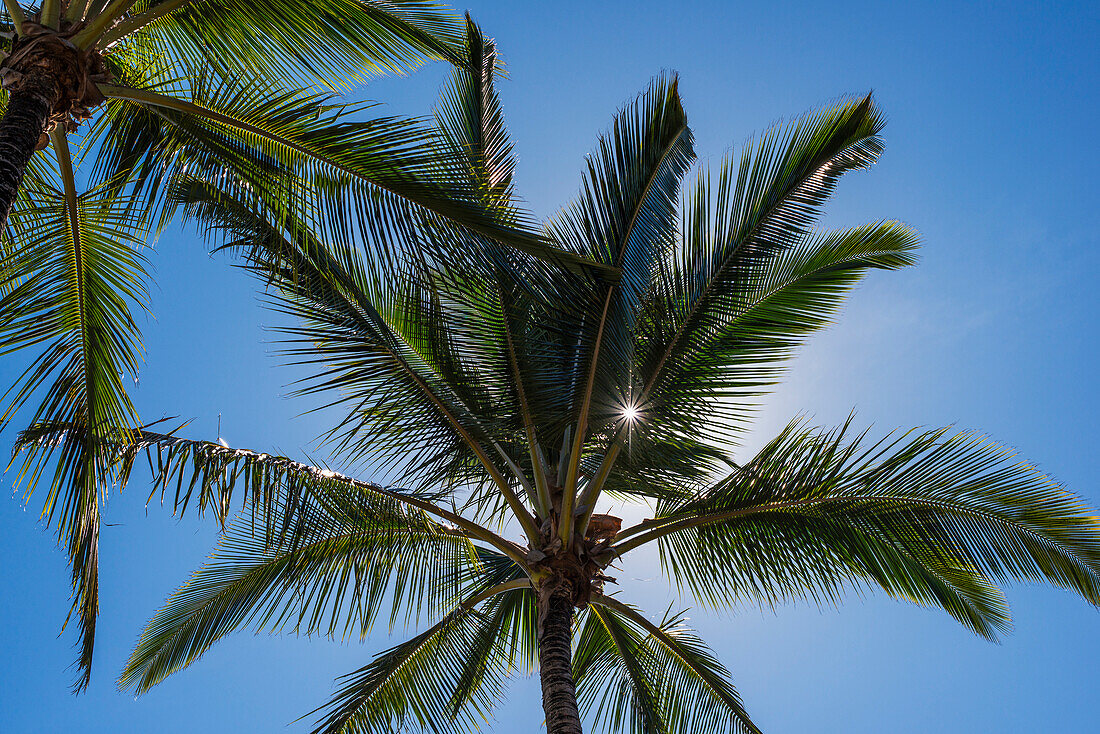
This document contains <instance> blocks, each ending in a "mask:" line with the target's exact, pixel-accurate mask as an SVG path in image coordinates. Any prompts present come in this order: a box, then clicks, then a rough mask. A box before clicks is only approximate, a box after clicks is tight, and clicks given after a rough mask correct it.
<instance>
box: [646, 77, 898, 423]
mask: <svg viewBox="0 0 1100 734" xmlns="http://www.w3.org/2000/svg"><path fill="white" fill-rule="evenodd" d="M882 126H883V118H882V116H881V114H880V113H879V112H878V110H877V109H876V108H875V107H874V105H873V104H872V102H871V98H870V97H869V96H868V97H866V98H864V99H863V100H860V101H850V102H847V103H844V104H839V105H835V106H832V107H828V108H826V109H823V110H821V111H819V112H816V113H813V114H810V115H807V116H805V117H803V118H801V119H800V120H798V121H796V122H795V123H793V124H791V125H788V126H786V127H780V126H777V127H775V128H773V129H771V130H769V131H768V132H767V133H765V134H764V136H763V137H762V138H761V139H760V141H759V142H758V143H756V144H755V145H752V144H750V145H747V146H746V147H745V149H744V151H743V153H742V156H741V161H740V165H739V166H737V167H736V168H735V167H734V166H733V162H732V161H731V160H726V161H724V162H723V164H722V166H721V168H720V170H719V174H718V182H717V187H716V190H714V191H712V185H711V182H710V179H709V177H708V176H707V175H705V174H700V177H699V180H698V182H697V183H696V185H695V186H694V187H693V189H692V190H691V192H690V193H689V195H688V196H687V197H686V199H685V207H684V222H683V226H682V230H683V234H682V243H681V244H680V246H679V247H678V248H677V249H676V250H675V252H674V255H673V257H672V258H671V259H670V261H669V262H668V263H667V264H666V266H665V267H663V268H662V270H661V274H660V277H659V278H658V280H657V288H656V290H655V293H654V296H653V298H652V299H651V300H650V302H649V304H648V305H649V318H647V319H646V320H645V322H644V326H643V328H642V329H640V330H639V332H638V344H639V349H640V359H639V362H638V373H639V374H638V377H637V379H638V382H639V384H638V386H637V388H636V390H635V395H636V397H637V399H638V400H639V401H640V402H642V403H644V402H645V401H646V400H648V399H650V396H651V395H653V396H654V397H656V395H658V394H659V393H660V392H661V389H662V386H663V385H662V382H663V381H664V380H666V379H669V378H666V373H667V372H675V371H676V369H677V368H686V369H690V366H691V363H692V360H693V358H698V356H699V355H700V354H701V352H702V350H704V349H705V347H706V345H707V342H708V341H709V340H711V339H713V338H714V336H715V334H716V333H720V332H721V331H722V330H723V329H724V328H726V327H728V326H729V325H730V324H731V323H734V322H735V321H736V320H737V319H738V318H739V317H741V316H743V315H744V314H745V312H746V310H747V309H748V307H750V306H751V305H752V304H753V303H754V302H755V301H756V300H759V299H760V297H761V296H762V295H765V294H768V295H770V294H771V291H772V290H773V289H774V288H775V287H776V286H782V283H779V282H777V280H778V279H779V278H780V277H782V275H783V273H784V271H785V270H787V271H788V272H789V269H790V268H792V267H795V266H797V264H798V262H799V260H803V261H805V260H806V259H808V258H810V257H813V256H814V254H815V253H814V250H817V249H821V250H822V251H823V252H822V253H820V255H819V257H822V258H824V257H826V256H827V255H826V254H827V253H833V254H834V256H835V255H839V254H840V253H838V252H836V250H838V249H842V248H843V247H849V248H855V250H856V252H853V254H858V251H859V247H860V246H861V244H862V246H863V247H864V248H865V250H864V252H865V253H866V255H867V256H866V257H865V258H864V260H862V261H859V260H857V261H853V262H851V263H849V264H850V266H851V267H850V268H844V267H842V266H843V264H844V263H843V262H839V263H834V264H833V266H832V267H831V268H829V269H828V270H826V271H823V272H822V273H821V276H820V280H818V281H816V282H811V283H808V285H810V286H816V287H817V288H819V289H822V290H825V291H831V292H832V293H834V294H835V293H837V292H842V291H843V290H844V289H843V288H841V287H840V286H841V285H842V284H847V285H850V284H851V283H852V282H853V280H852V278H851V273H857V272H861V271H862V270H863V269H865V268H867V267H898V266H900V265H901V264H905V263H906V262H907V258H906V256H905V255H904V253H903V252H902V251H903V250H908V249H911V246H912V243H913V240H914V239H915V237H914V235H913V234H912V233H911V232H909V231H907V230H905V229H904V228H902V227H900V226H896V225H895V226H891V225H890V224H886V225H882V226H880V228H879V229H875V228H873V227H864V228H860V229H858V230H853V231H851V232H848V233H846V234H844V235H840V234H835V235H832V238H834V239H835V240H837V241H829V238H828V237H826V239H825V241H824V242H821V243H815V242H814V238H813V236H812V232H811V227H812V226H813V224H814V222H815V221H816V220H817V218H818V216H819V215H820V212H821V208H822V206H823V205H824V203H825V202H826V201H827V199H828V198H829V196H830V195H831V194H832V191H833V190H834V188H835V187H836V184H837V181H838V180H839V178H840V177H841V176H842V175H843V174H845V173H847V172H848V171H851V170H855V169H859V168H864V167H867V166H869V165H870V164H872V163H873V162H874V161H875V159H876V158H877V156H878V154H879V152H880V151H881V148H882V142H881V140H880V138H879V137H878V133H879V131H880V130H881V128H882ZM861 240H866V241H874V240H878V241H880V242H882V243H883V245H884V246H885V247H889V248H890V249H893V250H897V252H895V253H894V255H893V257H892V258H890V253H887V252H884V253H881V255H880V256H879V257H878V258H877V260H875V259H874V257H873V255H874V250H872V249H866V244H867V242H863V243H861ZM791 249H794V250H795V253H794V254H787V255H784V254H783V253H785V252H787V251H788V250H791ZM776 258H778V259H779V261H778V262H775V261H776ZM814 264H816V263H814ZM830 275H831V276H832V277H831V281H832V283H825V282H823V281H825V279H826V278H828V276H830ZM788 293H789V292H788ZM809 295H810V294H806V295H805V296H804V297H805V298H807V299H808V298H809ZM825 295H828V293H827V292H820V291H819V293H818V297H817V298H816V299H812V300H809V301H808V302H807V303H806V304H805V305H804V306H803V307H802V308H801V309H795V311H796V313H792V315H798V316H800V318H799V319H798V320H797V322H796V324H795V326H798V325H804V323H805V319H806V317H807V316H809V315H811V313H812V312H814V311H815V310H816V311H817V313H818V314H819V316H820V314H821V312H822V311H824V313H826V314H827V313H828V312H829V311H830V310H831V308H832V307H831V306H830V305H829V302H828V299H824V298H823V296H825ZM788 297H789V296H787V294H786V293H783V294H780V295H779V296H778V298H776V300H777V301H778V300H780V299H786V298H788ZM834 300H835V299H834ZM815 307H816V308H815ZM775 315H776V316H779V315H780V314H775ZM782 328H783V324H782V322H781V321H779V320H777V321H776V322H774V325H772V326H771V329H772V330H774V329H782ZM803 333H804V330H803ZM781 353H785V352H784V350H781ZM766 378H767V376H765V379H766ZM672 382H675V378H672Z"/></svg>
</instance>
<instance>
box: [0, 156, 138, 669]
mask: <svg viewBox="0 0 1100 734" xmlns="http://www.w3.org/2000/svg"><path fill="white" fill-rule="evenodd" d="M53 144H54V148H55V150H56V152H57V157H58V160H59V168H58V169H56V177H51V176H50V175H49V174H48V169H46V168H45V167H42V166H35V167H33V168H32V173H33V175H32V177H30V178H29V179H28V180H27V181H26V182H25V185H26V187H27V188H26V189H25V195H24V196H22V197H21V198H20V199H19V200H18V201H17V205H16V207H15V209H14V210H13V212H12V214H11V216H10V218H9V232H10V233H11V234H12V235H13V239H14V241H15V242H18V243H19V244H18V247H12V248H11V249H9V250H8V251H7V252H6V253H5V257H4V263H3V265H2V266H0V272H2V273H3V274H4V278H5V284H4V288H3V291H4V292H5V293H4V296H3V298H2V299H0V342H2V343H3V353H5V354H10V353H12V352H15V351H18V350H23V349H28V348H31V349H35V350H37V351H38V353H39V354H38V357H37V358H35V359H34V360H33V361H31V363H30V365H29V366H28V367H27V368H26V369H25V370H24V371H23V372H22V374H21V375H20V376H19V377H18V379H17V380H16V381H15V383H14V384H13V385H12V386H11V388H9V389H8V391H7V393H6V394H5V396H4V402H5V405H4V414H3V418H2V421H3V422H4V423H5V424H6V423H8V422H9V421H10V420H12V418H13V417H15V416H16V415H17V414H20V415H23V414H25V413H24V410H27V411H30V412H29V415H30V416H31V417H30V421H31V422H59V423H65V424H66V425H67V426H69V430H68V431H67V433H66V434H65V436H64V437H63V439H62V440H61V441H59V442H55V443H48V444H40V445H36V446H35V447H32V448H31V449H30V450H28V451H27V452H26V453H25V455H24V461H23V467H22V470H21V473H20V476H21V477H22V478H23V479H24V481H25V482H26V487H27V492H28V493H29V492H30V491H32V490H33V489H34V488H35V486H36V485H37V484H38V481H39V478H40V476H42V475H43V473H44V472H46V471H47V470H48V469H49V468H50V467H51V466H52V476H51V477H50V479H49V480H48V481H49V490H48V492H47V496H46V499H45V502H44V504H43V510H42V516H43V518H44V519H45V520H46V522H47V524H53V523H56V528H57V532H58V535H59V538H60V540H61V542H62V544H63V545H64V547H65V548H66V550H67V552H68V554H69V560H70V564H71V567H72V585H73V592H74V593H73V612H72V613H75V614H76V618H77V621H78V623H79V627H80V639H81V653H80V660H79V664H80V668H81V671H82V672H81V675H80V677H79V678H78V680H77V682H76V684H75V685H76V689H77V690H82V689H83V688H84V687H86V686H87V683H88V675H89V668H90V664H91V656H92V649H93V645H94V641H95V618H96V615H97V613H98V581H97V580H98V556H97V547H98V537H99V520H100V507H101V503H102V502H103V501H104V499H105V492H104V495H102V496H101V493H100V488H101V487H103V488H104V489H105V487H106V486H107V485H106V483H105V481H104V480H105V478H106V474H107V463H108V458H107V457H106V456H105V455H104V453H103V452H102V451H101V450H100V440H101V438H102V437H103V436H104V435H105V434H107V433H109V432H112V431H114V430H115V428H114V427H117V426H130V425H134V424H135V423H136V420H137V419H136V414H135V411H134V407H133V405H132V403H131V402H130V399H129V397H128V396H127V394H126V389H125V381H126V380H127V379H128V378H133V377H134V376H136V374H137V369H138V360H139V359H140V355H141V350H142V346H141V337H140V333H139V331H138V327H137V325H136V323H135V321H134V317H133V312H134V310H142V309H145V308H146V304H147V293H146V286H145V283H146V280H147V276H146V272H145V269H144V257H143V255H142V253H141V247H142V244H143V238H142V232H143V227H144V224H145V220H144V216H143V212H142V211H141V209H140V208H137V207H135V206H133V202H132V201H129V200H127V199H126V198H125V197H117V196H114V195H113V192H112V191H111V189H110V188H109V187H99V188H94V189H91V190H89V191H86V192H84V193H80V194H78V193H77V191H76V188H75V180H74V177H73V171H72V168H71V165H70V159H69V152H68V146H67V144H66V141H65V139H64V137H63V136H60V135H54V136H53ZM51 178H52V180H51ZM35 402H37V406H34V407H32V406H33V404H34V403H35Z"/></svg>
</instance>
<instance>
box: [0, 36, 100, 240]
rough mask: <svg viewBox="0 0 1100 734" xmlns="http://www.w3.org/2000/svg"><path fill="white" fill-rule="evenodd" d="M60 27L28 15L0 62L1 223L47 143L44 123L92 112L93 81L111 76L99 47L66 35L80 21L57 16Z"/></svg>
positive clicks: (71, 122) (64, 124)
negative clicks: (4, 104) (1, 105)
mask: <svg viewBox="0 0 1100 734" xmlns="http://www.w3.org/2000/svg"><path fill="white" fill-rule="evenodd" d="M61 26H62V28H61V30H60V31H55V30H51V29H49V28H45V27H43V26H42V25H40V24H38V23H37V22H32V21H30V20H28V21H26V22H24V23H23V30H22V34H23V35H21V36H20V37H19V38H17V39H16V40H15V42H14V44H13V45H12V50H11V54H10V55H8V56H7V58H5V59H4V60H3V63H2V64H0V84H2V85H3V87H4V89H6V90H7V91H8V109H7V111H6V112H5V113H4V117H3V119H0V229H2V228H3V226H4V225H5V224H6V223H7V221H8V214H9V213H10V212H11V206H12V204H13V203H14V202H15V196H16V194H17V193H18V192H19V187H20V185H21V184H22V183H23V174H24V173H25V172H26V170H27V163H29V162H30V159H31V156H33V155H34V152H35V150H37V149H40V148H44V147H45V146H46V139H45V138H43V133H45V131H46V129H47V127H48V126H49V127H53V126H55V125H56V126H58V127H59V128H60V129H61V130H63V131H64V132H65V133H70V132H73V131H74V130H76V128H77V125H78V124H79V123H80V122H81V121H83V120H87V119H88V118H89V117H91V114H92V113H91V110H92V109H93V108H94V107H96V106H98V105H100V104H102V103H103V101H104V97H103V95H102V94H101V93H100V91H99V87H97V86H96V83H97V82H106V81H109V80H110V74H109V73H108V71H107V67H106V65H105V63H104V61H103V57H102V56H101V55H100V54H99V52H98V51H96V50H95V49H94V48H93V49H80V48H77V47H76V46H74V45H73V43H72V42H71V41H70V40H69V36H71V35H72V34H73V33H74V32H75V31H77V30H78V29H79V27H80V26H79V24H77V25H73V24H70V23H68V22H67V21H62V23H61Z"/></svg>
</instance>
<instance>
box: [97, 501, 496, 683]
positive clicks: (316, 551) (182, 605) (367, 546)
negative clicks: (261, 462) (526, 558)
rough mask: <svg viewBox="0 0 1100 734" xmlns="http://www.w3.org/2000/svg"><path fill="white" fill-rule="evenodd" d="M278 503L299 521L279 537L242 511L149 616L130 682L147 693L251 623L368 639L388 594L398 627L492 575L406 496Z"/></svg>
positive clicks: (127, 675)
mask: <svg viewBox="0 0 1100 734" xmlns="http://www.w3.org/2000/svg"><path fill="white" fill-rule="evenodd" d="M278 504H279V505H282V506H283V512H282V513H280V514H283V515H284V516H293V518H294V522H293V525H291V526H290V527H286V528H282V529H281V531H280V532H278V533H277V534H272V533H270V532H265V531H264V530H263V529H262V528H260V529H257V527H256V525H255V523H254V518H252V517H250V515H249V513H247V512H244V513H242V514H241V516H240V517H239V518H238V520H237V521H236V522H235V523H234V524H233V525H232V526H231V527H230V529H229V531H228V532H227V533H226V534H225V535H224V536H223V538H222V540H221V542H220V543H219V544H218V548H217V550H216V551H215V552H214V554H213V555H212V556H211V557H210V560H209V561H208V562H207V563H206V564H205V565H204V566H203V567H202V568H200V569H199V570H198V571H196V572H195V574H194V575H193V576H192V577H191V578H190V580H188V582H187V583H186V584H184V585H183V586H182V587H181V588H180V589H179V590H177V591H176V592H175V593H174V594H173V595H172V596H171V597H170V598H169V599H168V602H167V603H166V604H165V606H164V607H163V608H162V609H161V610H160V611H158V612H157V614H156V616H155V617H153V619H152V620H151V621H150V622H149V623H148V625H147V626H146V628H145V630H144V631H143V632H142V635H141V639H140V641H139V642H138V644H137V647H136V648H135V649H134V652H133V654H132V655H131V657H130V660H129V661H128V662H127V664H126V668H125V669H124V670H123V672H122V675H121V677H120V679H119V686H120V687H121V688H133V689H134V690H136V691H138V692H145V691H147V690H149V688H151V687H152V686H153V685H155V684H156V683H159V682H160V681H162V680H163V679H164V678H165V677H167V676H168V675H170V674H171V673H174V672H176V671H178V670H180V669H182V668H184V667H187V666H188V665H190V664H191V663H192V662H194V661H195V660H197V659H198V658H199V657H200V656H201V655H202V654H203V653H205V652H206V650H208V649H209V648H210V646H211V645H213V644H214V643H215V642H216V641H217V640H219V639H221V638H222V637H224V636H225V635H227V634H229V633H230V632H233V631H235V630H237V629H240V628H242V627H246V626H247V627H252V628H254V629H255V630H256V631H268V632H277V631H281V630H284V629H290V630H292V631H293V632H295V633H302V634H307V635H314V634H320V635H325V636H329V637H333V636H342V637H347V636H349V635H352V634H357V635H358V637H359V638H360V639H362V638H363V637H365V636H366V635H367V634H368V633H369V631H370V629H371V627H372V625H373V623H374V621H375V619H376V618H377V616H378V615H379V613H380V611H381V608H382V607H383V604H384V603H388V604H389V605H390V607H391V612H390V625H391V626H392V625H393V624H394V623H395V622H396V621H397V620H398V617H399V616H400V615H403V617H404V622H405V623H406V624H408V623H410V622H415V620H416V619H418V618H419V616H420V614H421V613H428V614H431V615H432V616H436V615H438V614H439V613H440V610H441V609H445V608H452V607H453V605H454V604H456V603H457V602H458V601H460V600H461V599H462V598H464V597H465V596H466V594H467V593H468V589H469V588H470V587H471V586H474V587H477V586H478V582H479V581H481V580H482V578H483V577H484V576H485V575H486V573H487V567H486V566H485V565H483V564H482V563H481V562H480V561H479V556H478V553H477V552H476V549H475V548H474V546H473V545H472V544H471V542H470V540H469V539H468V538H467V537H466V536H465V535H464V534H462V533H461V532H456V531H455V529H454V528H453V526H448V525H441V524H439V523H437V522H435V521H434V520H432V519H431V518H430V517H429V516H428V515H427V514H425V513H424V512H422V511H418V510H415V509H411V508H409V507H408V506H407V505H405V504H404V503H401V502H397V501H394V500H391V499H388V498H384V497H378V496H370V495H367V494H365V493H349V492H346V491H345V492H339V493H337V492H329V493H326V494H324V495H323V496H317V495H316V494H314V495H312V496H310V497H308V498H304V499H302V498H298V497H290V496H288V497H283V498H281V499H280V501H279V502H278ZM289 505H294V506H293V507H290V506H289Z"/></svg>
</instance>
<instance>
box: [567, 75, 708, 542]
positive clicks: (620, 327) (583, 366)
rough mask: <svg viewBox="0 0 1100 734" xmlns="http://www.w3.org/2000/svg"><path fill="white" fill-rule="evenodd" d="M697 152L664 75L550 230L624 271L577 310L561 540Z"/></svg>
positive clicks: (618, 124) (616, 397)
mask: <svg viewBox="0 0 1100 734" xmlns="http://www.w3.org/2000/svg"><path fill="white" fill-rule="evenodd" d="M694 156H695V153H694V149H693V143H692V135H691V131H690V129H689V128H688V126H687V117H686V115H685V114H684V110H683V107H682V106H681V104H680V98H679V94H678V90H677V80H676V79H675V78H671V79H669V78H665V77H660V78H658V79H657V80H655V81H654V83H653V84H652V86H651V87H650V89H649V90H648V91H647V92H646V93H645V94H644V95H642V96H641V97H640V98H639V99H638V100H637V101H636V102H635V103H634V104H632V105H630V106H629V107H627V108H626V109H625V110H623V111H622V112H620V113H619V115H618V116H617V117H616V118H615V122H614V124H613V126H612V130H611V133H610V134H609V135H608V136H607V137H605V138H603V139H601V140H600V143H599V148H598V151H597V153H596V154H595V155H594V156H592V157H590V158H589V159H588V171H587V175H586V177H585V179H584V182H583V184H582V190H581V194H580V197H579V199H578V200H577V201H576V202H575V203H574V204H573V205H572V206H571V207H570V208H568V209H567V210H566V211H565V212H563V213H562V214H561V215H559V217H558V218H557V219H556V220H554V221H553V222H551V224H550V230H551V233H552V234H553V236H554V239H555V240H556V241H558V242H560V243H562V246H564V247H565V248H567V249H569V250H571V251H574V252H577V253H581V254H584V255H586V256H587V257H588V258H590V259H592V260H595V261H597V262H602V263H605V264H607V265H611V266H614V267H615V268H618V269H619V270H620V276H619V279H618V280H617V281H616V282H615V283H608V284H601V285H602V287H597V288H594V289H593V290H592V292H591V295H590V302H588V303H582V304H577V308H578V313H581V314H588V317H587V318H584V319H582V320H581V321H580V323H579V324H578V327H579V328H578V330H577V332H576V333H575V334H572V335H570V336H571V338H573V339H575V340H576V341H575V343H574V345H572V346H573V350H574V354H573V356H572V359H573V361H574V365H573V366H572V369H571V370H570V371H568V372H566V374H567V375H569V378H570V383H569V384H568V389H569V390H570V391H571V393H572V400H573V406H572V411H571V412H572V418H573V421H574V423H575V425H576V428H575V431H574V441H573V447H572V449H571V454H570V457H569V463H568V473H567V476H566V477H565V481H564V486H565V494H564V495H563V503H562V517H563V522H562V523H561V525H560V529H561V533H562V541H563V542H564V543H566V544H569V543H570V542H571V540H572V536H571V522H572V508H573V501H574V499H575V496H574V493H575V491H576V487H577V472H578V468H579V463H580V459H581V448H582V446H583V445H584V441H585V440H586V439H587V438H588V425H589V422H590V416H591V421H592V422H594V423H596V424H599V423H600V422H603V421H605V420H607V419H608V418H609V417H610V416H616V415H618V412H619V410H620V409H621V405H622V403H621V397H622V396H621V395H620V389H621V386H622V385H623V384H625V383H626V381H627V380H628V379H629V372H630V365H631V363H632V357H633V341H632V334H633V329H634V321H635V318H636V316H637V315H638V313H639V310H640V308H639V306H640V303H641V299H642V296H643V294H644V293H645V292H647V291H648V290H649V288H650V287H651V285H652V281H653V277H654V275H655V272H656V271H655V264H656V262H657V261H658V260H659V258H660V257H661V256H662V255H663V254H664V253H666V252H667V251H668V250H669V248H670V247H671V245H672V239H671V234H672V231H673V229H674V225H673V222H674V219H675V211H676V198H677V196H678V192H679V186H680V179H681V178H682V176H683V175H684V172H685V171H686V170H687V168H688V166H689V165H690V164H691V162H692V160H694ZM593 317H594V318H593ZM578 356H579V358H578Z"/></svg>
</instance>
